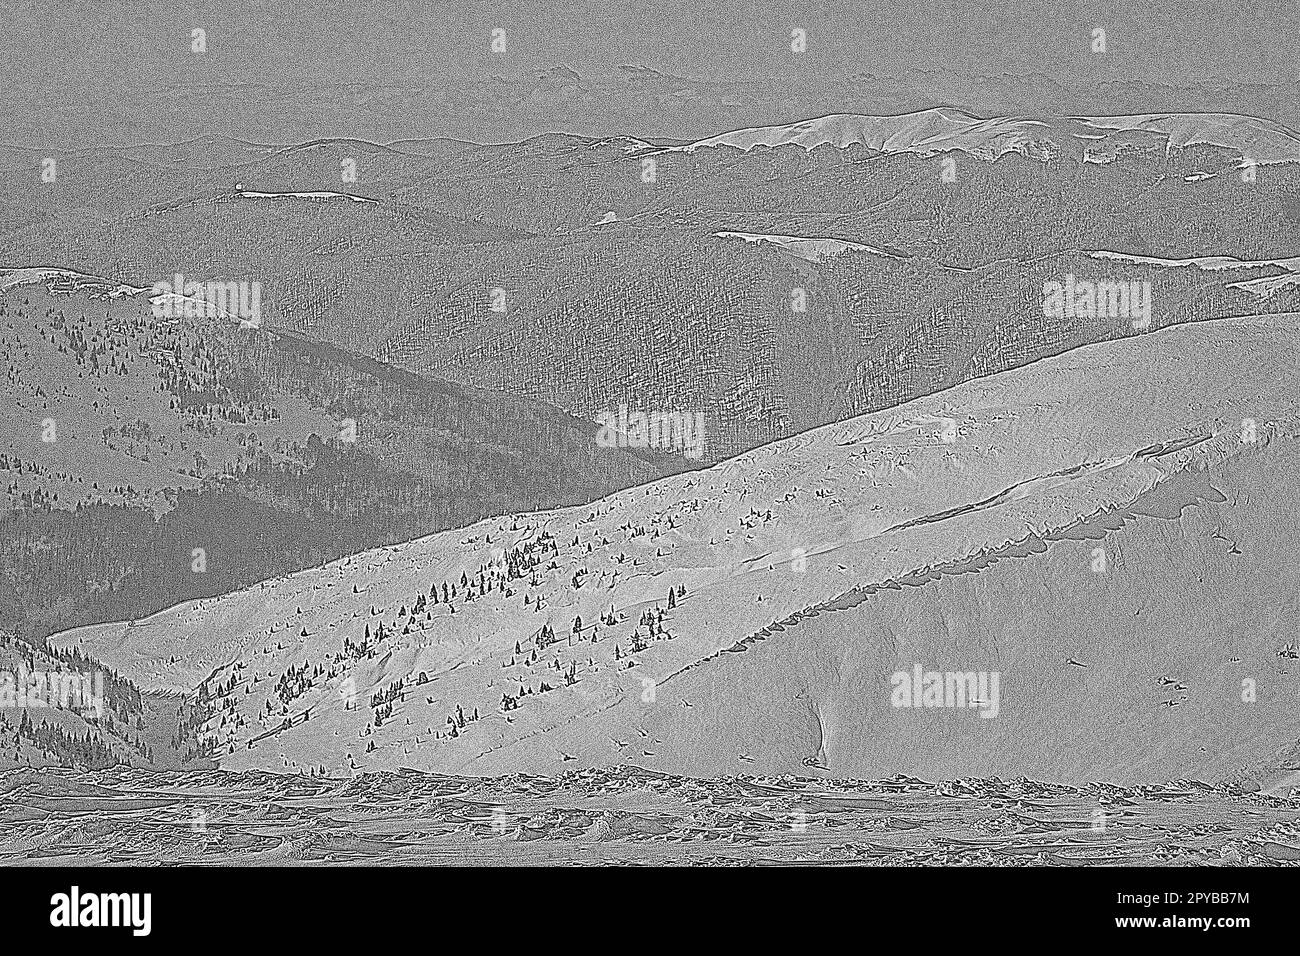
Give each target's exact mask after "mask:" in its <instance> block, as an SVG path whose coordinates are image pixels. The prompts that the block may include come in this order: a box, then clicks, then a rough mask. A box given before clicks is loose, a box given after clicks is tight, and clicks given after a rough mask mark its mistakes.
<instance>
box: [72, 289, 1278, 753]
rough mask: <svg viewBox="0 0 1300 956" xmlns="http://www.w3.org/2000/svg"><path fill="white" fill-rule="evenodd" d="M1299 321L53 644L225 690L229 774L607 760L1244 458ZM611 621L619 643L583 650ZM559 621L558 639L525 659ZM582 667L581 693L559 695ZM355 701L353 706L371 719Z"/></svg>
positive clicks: (962, 393) (994, 391)
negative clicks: (700, 685)
mask: <svg viewBox="0 0 1300 956" xmlns="http://www.w3.org/2000/svg"><path fill="white" fill-rule="evenodd" d="M1298 318H1300V316H1297V315H1294V314H1286V315H1277V316H1266V317H1264V316H1261V317H1250V318H1241V319H1231V320H1220V321H1210V322H1201V323H1193V324H1187V325H1179V326H1174V327H1170V328H1167V329H1163V330H1161V331H1158V332H1153V333H1150V334H1148V335H1144V336H1140V337H1136V338H1130V339H1127V340H1123V341H1112V342H1105V343H1101V344H1097V345H1094V346H1090V347H1087V348H1083V349H1079V350H1076V351H1073V352H1069V353H1066V354H1064V355H1060V356H1056V357H1053V358H1049V359H1044V360H1042V361H1040V362H1038V363H1035V364H1033V365H1030V366H1026V367H1023V368H1020V369H1016V370H1013V371H1010V372H1006V373H1002V374H999V375H994V376H991V377H988V378H984V379H979V380H976V381H972V382H968V383H966V384H963V385H961V386H958V387H956V388H953V389H950V390H948V391H946V392H943V393H940V394H936V395H932V396H928V397H926V398H922V399H918V400H916V401H913V402H909V403H907V404H906V405H903V406H900V407H899V408H896V409H892V410H889V411H884V412H878V413H874V414H870V415H865V416H861V417H859V418H855V419H851V420H849V421H845V422H840V423H837V424H833V425H828V426H825V427H823V428H818V429H815V430H813V431H810V432H807V433H804V434H802V435H799V436H796V437H794V438H790V439H787V440H784V441H781V442H777V443H775V444H772V445H769V446H765V447H763V448H760V449H757V450H755V451H753V452H750V453H747V454H745V455H742V456H740V457H738V458H735V459H732V460H729V461H726V462H723V463H721V464H719V465H716V466H714V467H712V468H710V469H707V470H705V471H701V472H696V473H692V474H688V475H681V476H674V477H670V478H666V479H663V480H661V481H658V482H655V483H653V484H651V485H647V486H644V487H640V488H634V489H630V490H627V491H624V492H621V493H619V494H616V495H613V496H611V497H610V498H607V499H605V500H602V501H600V502H598V503H596V504H594V505H591V506H587V507H579V508H570V509H565V510H560V511H554V512H547V513H541V514H532V515H525V516H519V517H518V518H517V519H511V518H505V519H493V520H487V521H483V522H480V523H478V524H476V525H474V526H472V527H470V528H467V529H463V530H460V531H454V532H445V533H441V534H437V535H432V536H430V537H426V538H422V539H419V540H416V541H412V542H409V543H406V544H403V545H400V546H396V547H391V548H385V549H382V550H378V551H374V552H367V553H364V554H359V555H356V556H353V557H351V558H348V559H346V560H343V561H339V562H335V563H333V564H330V565H328V566H326V567H323V568H320V569H314V570H310V571H304V572H301V573H299V574H295V575H293V576H291V577H289V578H286V579H280V580H276V581H269V582H266V583H264V584H261V585H259V586H256V587H253V588H250V589H247V590H245V591H241V592H238V593H235V594H228V595H225V596H223V597H220V598H215V599H209V600H204V601H198V602H194V603H190V604H185V605H181V606H178V607H175V608H172V609H169V610H167V611H164V612H162V613H159V614H157V615H154V616H153V617H151V618H149V619H147V620H143V621H138V622H134V623H119V624H109V625H102V626H96V627H87V628H81V629H78V630H74V631H70V632H67V633H64V634H62V635H59V636H58V637H57V638H55V639H53V643H54V644H55V645H56V646H60V647H68V646H78V647H81V648H82V649H83V650H85V651H87V652H89V653H91V654H93V655H94V656H96V657H98V658H100V659H103V660H105V661H106V662H107V663H109V664H111V665H112V666H114V667H115V668H117V669H119V670H121V671H123V672H124V673H125V674H126V675H127V676H129V677H130V678H131V679H133V680H135V681H137V682H138V683H139V684H140V685H141V686H143V687H144V688H146V689H155V688H169V689H188V688H192V687H194V686H195V685H196V684H197V683H198V682H199V681H201V680H203V679H204V678H205V677H208V675H210V674H213V673H215V674H216V677H217V681H218V682H220V681H225V680H228V679H229V678H230V677H232V676H233V677H235V678H236V682H237V686H236V690H235V692H234V694H233V700H234V701H235V704H234V706H235V708H236V711H235V713H236V714H237V715H238V716H237V717H235V716H232V717H229V718H228V719H225V720H224V721H222V722H221V723H218V722H217V721H214V722H213V724H212V725H211V726H210V728H209V730H210V731H211V732H212V733H213V734H214V735H215V737H216V738H217V739H219V740H220V741H221V745H222V751H221V752H220V753H218V754H217V756H218V758H219V759H220V760H221V761H222V762H223V764H224V765H226V766H230V767H234V768H241V767H242V768H247V767H265V768H268V769H289V770H293V769H302V768H304V767H307V766H311V767H321V766H324V767H325V768H326V769H329V770H333V771H340V770H347V769H349V768H354V769H355V768H382V767H389V768H391V767H399V766H412V767H422V768H427V769H437V770H445V771H466V772H484V773H490V772H508V771H512V770H533V771H546V770H551V771H553V770H557V769H562V768H568V767H572V766H581V765H584V764H594V765H602V764H606V763H609V762H610V760H611V759H612V758H611V750H610V748H611V741H614V742H615V744H617V742H619V741H622V742H626V736H627V734H628V733H629V732H630V730H629V728H630V727H631V722H632V721H633V719H634V715H635V713H636V711H637V708H639V707H642V706H644V703H643V702H644V701H645V699H646V696H645V695H646V694H649V695H650V699H651V700H653V696H654V695H653V688H654V687H655V686H658V685H661V684H662V683H663V682H665V681H670V680H672V679H673V675H675V674H679V673H681V672H683V671H684V670H685V669H688V668H694V667H698V666H708V665H707V664H702V663H701V662H704V661H707V660H708V659H709V658H711V657H713V656H714V655H717V654H719V653H721V652H723V651H725V650H726V649H728V648H730V647H732V646H734V645H736V644H737V642H738V641H741V640H743V639H744V638H746V637H748V636H749V635H751V634H754V633H755V632H757V631H759V630H760V629H763V628H765V627H768V626H769V625H772V624H773V623H774V622H779V621H782V620H785V619H787V618H789V617H790V615H792V614H795V613H797V612H799V611H801V610H802V609H804V608H809V607H814V606H817V605H821V604H824V603H827V602H832V601H834V600H836V599H837V598H838V597H839V596H841V595H844V594H845V593H846V592H849V591H850V590H852V589H853V588H855V587H861V586H864V585H868V584H872V583H880V582H888V581H894V580H897V579H898V578H899V577H900V576H902V575H904V574H906V573H908V572H911V571H915V570H917V569H925V568H933V567H936V566H938V565H941V564H943V563H945V562H949V561H953V560H955V559H959V558H961V557H963V556H967V555H972V554H977V553H979V552H981V551H986V550H988V549H992V548H998V547H1000V546H1003V545H1005V544H1007V543H1009V542H1014V541H1020V540H1023V539H1024V538H1025V537H1026V536H1027V535H1028V534H1030V533H1031V532H1034V533H1038V534H1044V533H1046V532H1048V531H1050V530H1053V529H1058V528H1061V527H1064V526H1067V525H1069V524H1071V523H1073V522H1074V521H1075V520H1077V519H1078V517H1079V516H1081V515H1088V514H1092V513H1094V512H1096V511H1097V510H1100V509H1104V508H1106V507H1108V506H1111V505H1114V504H1116V503H1127V502H1130V501H1132V500H1133V499H1135V498H1136V497H1137V496H1138V495H1140V494H1142V493H1143V492H1145V491H1148V490H1149V489H1151V488H1153V487H1154V486H1155V485H1157V484H1158V483H1159V482H1161V481H1162V480H1164V479H1165V478H1166V477H1168V476H1169V475H1170V474H1172V473H1174V472H1176V471H1178V470H1180V469H1182V468H1184V467H1187V466H1188V465H1189V463H1191V462H1193V461H1198V462H1202V463H1204V462H1208V461H1216V460H1221V459H1223V458H1225V457H1227V456H1230V455H1234V454H1236V453H1238V452H1239V451H1240V450H1241V447H1242V446H1241V439H1240V434H1241V429H1242V424H1241V423H1242V421H1243V419H1246V418H1250V419H1253V420H1254V421H1256V422H1257V423H1258V428H1259V429H1260V431H1261V432H1262V433H1266V432H1267V430H1268V429H1269V428H1270V427H1272V424H1271V423H1276V422H1278V421H1282V420H1294V419H1295V418H1296V416H1297V415H1300V369H1298V368H1297V363H1295V362H1294V361H1293V360H1292V359H1291V358H1290V357H1291V356H1294V354H1295V353H1296V349H1297V347H1298V346H1300V333H1298V332H1297V330H1296V322H1297V319H1298ZM1283 357H1285V360H1283ZM1169 443H1173V444H1172V445H1171V444H1169ZM1170 449H1172V450H1170ZM543 534H546V535H550V536H553V538H554V540H555V542H556V543H557V546H558V549H557V553H555V554H554V555H553V556H552V555H549V554H548V555H547V557H546V560H545V562H544V564H543V566H541V567H539V568H538V569H537V577H536V583H535V584H534V583H532V582H531V581H529V580H528V579H523V580H520V579H516V580H515V581H514V582H512V588H513V589H514V591H515V593H514V594H513V595H512V596H509V597H507V596H505V595H503V594H500V593H499V592H497V591H493V592H492V593H491V594H489V595H487V596H482V597H478V598H476V599H475V600H473V601H470V602H468V603H467V602H465V601H464V600H463V594H464V588H463V587H462V588H461V589H460V591H461V595H462V599H458V600H457V601H456V602H453V603H454V606H455V608H456V611H455V613H454V614H452V613H451V612H450V610H449V609H448V607H447V606H446V605H445V604H439V605H437V606H435V607H433V608H432V609H431V610H430V612H429V613H428V616H427V617H426V615H425V613H423V612H422V613H421V614H420V615H418V616H415V615H412V613H411V609H412V607H413V602H414V600H415V598H416V596H417V595H419V594H427V593H428V590H429V588H430V586H431V585H435V584H440V583H441V582H443V581H456V582H459V581H460V576H461V574H462V573H466V574H467V575H470V576H473V575H475V574H476V573H477V571H478V569H479V568H481V567H483V566H485V565H486V566H489V567H491V566H493V565H494V562H495V561H497V560H498V559H499V556H500V554H501V549H503V548H510V547H513V546H516V545H518V544H520V543H521V542H524V541H536V540H538V539H539V538H540V537H541V536H542V535H543ZM575 542H576V543H575ZM579 572H583V573H579ZM575 575H577V578H576V581H575ZM575 583H576V586H575ZM676 585H684V586H685V588H686V590H687V593H686V596H685V598H684V599H683V600H681V601H680V602H679V603H678V606H677V607H676V608H675V609H674V610H672V611H671V612H669V613H668V615H667V617H666V621H665V629H666V631H667V632H668V633H669V634H671V639H667V638H664V639H661V640H658V641H654V642H652V643H651V644H650V646H649V648H648V649H647V650H645V651H643V652H641V653H637V654H634V655H630V656H629V654H628V648H629V644H630V640H631V635H632V632H633V630H634V629H637V628H638V620H639V617H640V615H641V614H642V613H643V612H645V611H646V610H647V609H651V608H654V607H656V606H659V607H665V606H666V600H665V598H666V594H667V591H668V589H669V587H671V586H676ZM525 596H527V598H528V603H525V600H524V599H525ZM539 600H540V601H541V602H542V604H541V606H540V608H539V605H538V603H537V602H538V601H539ZM611 607H613V608H615V609H616V613H617V616H618V618H619V620H618V622H617V623H616V624H613V625H608V626H601V627H599V628H596V629H594V630H593V628H592V624H593V623H594V622H595V621H596V620H597V619H598V617H599V616H600V615H602V614H607V613H608V612H609V611H610V609H611ZM403 611H405V613H404V614H403V613H402V612H403ZM575 616H581V618H582V621H583V625H584V630H583V632H582V633H581V635H580V636H579V637H578V638H577V640H573V639H572V638H570V637H569V635H570V633H571V624H572V622H573V619H574V617H575ZM380 622H382V623H383V624H384V627H385V630H386V631H387V632H388V633H389V634H390V635H392V636H391V637H390V638H389V639H388V640H387V641H386V642H385V644H384V646H383V647H382V649H381V652H380V653H379V654H377V655H376V656H375V657H374V658H371V659H363V660H360V661H355V662H352V661H350V662H347V663H346V664H344V665H341V666H342V670H340V671H339V672H338V673H337V674H336V675H335V677H333V678H328V679H326V678H322V679H320V680H319V681H316V682H313V684H312V686H311V687H310V688H309V689H308V690H307V691H306V693H305V694H303V695H301V696H299V697H296V698H295V699H294V700H293V701H292V702H291V703H290V704H289V705H288V706H287V707H285V706H283V705H282V704H281V702H280V701H279V700H278V699H277V698H276V696H275V694H274V688H275V686H276V684H277V682H278V680H279V678H280V676H281V675H282V674H283V673H284V672H285V671H286V670H287V669H288V668H290V667H292V666H296V665H303V664H305V665H307V667H308V670H309V671H310V670H312V669H314V668H315V667H316V666H317V665H322V666H327V667H328V666H334V665H332V664H330V662H331V661H332V660H334V658H332V655H335V654H337V652H338V651H339V650H340V649H341V647H342V644H343V641H344V639H345V638H348V639H350V640H351V641H353V642H356V641H359V640H360V638H361V634H362V630H363V628H364V627H365V626H366V625H369V626H370V627H371V629H372V631H373V630H375V629H376V628H377V626H378V624H379V623H380ZM545 623H549V624H550V625H551V627H553V628H554V630H555V632H556V634H557V635H558V636H559V638H560V640H559V641H558V642H557V643H555V644H552V645H550V646H549V647H545V648H542V649H540V650H538V659H537V662H535V663H534V662H532V660H531V652H532V650H533V649H536V647H537V645H536V641H535V636H536V633H537V631H538V629H539V628H540V627H541V626H542V625H543V624H545ZM640 631H641V633H642V634H644V633H645V628H644V627H642V628H640ZM593 636H595V637H596V638H597V640H596V641H595V642H592V640H591V638H592V637H593ZM516 642H518V644H519V646H520V649H521V653H520V654H516V653H515V645H516ZM615 646H617V647H618V648H619V653H618V655H617V656H616V654H615ZM556 663H558V665H559V669H558V670H557V669H556V667H555V666H554V665H555V664H556ZM570 667H572V668H574V669H575V671H576V675H577V682H576V683H575V684H574V685H573V686H564V682H563V681H562V680H561V679H560V675H561V674H562V673H565V672H568V670H569V668H570ZM421 672H423V673H425V674H426V675H427V676H428V677H429V679H430V680H429V683H427V684H425V685H423V686H419V687H414V688H411V689H410V690H409V691H408V693H407V694H406V695H405V696H404V698H403V699H401V700H400V701H398V703H397V705H396V706H395V713H394V716H393V718H392V719H390V720H388V721H387V722H385V723H384V725H383V726H382V727H376V726H375V725H374V724H373V723H372V721H371V710H370V708H369V706H368V700H369V698H370V695H371V694H373V693H376V692H377V691H382V690H384V689H385V688H388V687H390V686H392V684H393V682H394V681H396V680H398V679H406V680H412V679H414V678H415V677H416V676H417V675H419V674H420V673H421ZM348 680H350V681H351V682H352V683H351V685H346V684H345V682H346V681H348ZM543 680H545V681H547V682H548V683H550V684H551V685H552V686H553V687H555V688H556V689H554V690H552V691H550V692H548V693H544V694H538V693H533V694H530V695H528V696H526V697H524V698H523V702H522V704H521V706H520V707H519V708H518V709H514V710H512V711H510V712H508V713H506V712H502V711H501V710H500V709H499V704H500V701H501V697H502V694H503V693H510V694H512V695H513V694H515V693H516V692H517V690H518V688H520V687H521V686H526V687H529V688H536V687H538V685H539V684H540V682H541V681H543ZM347 686H352V687H354V688H355V690H356V693H357V696H358V698H359V699H360V701H361V703H360V705H359V706H358V707H357V708H356V709H355V710H350V709H347V708H346V706H345V702H344V699H343V698H344V696H346V689H347ZM268 700H270V701H271V703H272V708H271V711H270V712H269V713H268V712H267V709H266V703H267V701H268ZM457 706H460V707H462V708H463V709H464V711H465V712H466V713H470V712H471V710H472V709H473V708H477V709H478V711H479V713H480V715H481V719H480V720H479V721H477V722H474V723H471V724H469V725H468V727H467V728H466V729H464V730H463V731H462V732H459V733H458V734H457V736H456V737H455V738H454V739H452V738H449V737H448V736H447V733H446V730H447V728H446V725H445V721H446V718H447V716H448V714H450V713H453V712H454V711H455V709H456V707H457ZM754 706H756V707H757V706H759V704H758V703H755V704H754ZM307 712H310V719H309V720H306V721H305V722H304V721H303V720H302V716H303V714H305V713H307ZM286 716H287V717H288V719H289V721H290V727H289V729H287V730H280V729H279V728H280V727H281V726H282V725H283V722H284V720H285V718H286ZM236 724H240V725H239V726H236ZM254 738H256V739H255V742H254V743H253V745H252V746H251V747H250V746H249V741H250V740H252V739H254ZM372 744H373V745H374V746H373V750H372V749H370V745H372ZM232 747H233V751H231V749H230V748H232ZM570 758H572V760H573V761H574V762H570Z"/></svg>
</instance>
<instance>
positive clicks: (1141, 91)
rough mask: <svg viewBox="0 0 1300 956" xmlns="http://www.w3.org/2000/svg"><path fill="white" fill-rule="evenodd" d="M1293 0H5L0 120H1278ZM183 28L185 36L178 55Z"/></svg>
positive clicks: (271, 133)
mask: <svg viewBox="0 0 1300 956" xmlns="http://www.w3.org/2000/svg"><path fill="white" fill-rule="evenodd" d="M1297 10H1300V2H1297V0H1264V2H1258V3H1251V2H1246V3H1210V2H1204V0H1182V2H1174V3H1167V4H1163V5H1161V4H1158V3H1155V2H1153V0H1140V2H1124V3H1099V4H1067V3H1063V2H1050V0H1012V2H1003V3H990V2H974V3H972V2H960V3H958V2H942V3H940V2H934V0H928V2H927V0H891V2H881V0H872V2H865V3H848V2H820V3H794V4H780V3H754V2H747V0H698V2H695V0H693V2H683V0H662V2H655V0H645V2H631V0H606V2H599V3H597V2H590V3H576V4H575V3H563V2H550V3H544V2H536V0H509V2H503V3H500V4H487V3H412V2H399V0H388V2H373V3H372V2H367V3H359V2H350V3H345V4H344V3H329V4H317V5H312V4H297V3H269V2H263V0H214V2H210V3H203V4H186V3H162V2H158V3H154V2H143V3H131V2H126V3H109V2H103V0H96V2H86V0H72V2H64V3H59V4H57V5H55V4H50V3H40V4H35V3H7V4H4V5H3V7H0V11H2V12H0V70H3V76H4V78H5V82H4V84H3V85H2V86H0V115H3V121H2V122H0V129H3V133H0V136H3V138H4V139H5V141H7V142H10V143H14V142H17V143H24V144H28V145H68V146H76V145H88V144H91V143H99V142H111V143H123V142H140V141H176V140H181V139H187V138H192V137H193V136H196V135H201V134H203V133H205V132H215V133H224V134H227V135H232V136H236V137H239V138H242V139H249V140H255V141H273V142H288V141H301V140H303V139H309V138H314V137H319V136H330V135H353V136H361V137H364V138H368V139H380V140H385V139H393V138H399V137H410V136H457V137H460V138H465V139H474V140H479V141H485V140H506V139H519V138H523V137H525V136H528V135H532V134H535V133H538V132H543V131H551V130H567V131H570V132H579V133H587V134H601V135H604V134H613V133H630V134H635V135H644V136H669V137H682V138H685V137H697V136H702V135H707V134H709V133H713V132H718V131H720V130H721V129H723V128H726V127H728V126H734V125H754V124H757V123H761V122H781V121H788V120H792V119H797V118H802V117H805V116H808V115H816V114H818V113H826V112H836V111H849V110H855V111H859V112H869V111H874V112H899V111H903V110H905V109H911V108H917V107H919V106H928V105H937V104H939V103H951V104H954V105H961V106H965V107H967V108H971V109H973V110H975V111H977V112H990V111H1006V110H1007V109H1008V108H1011V109H1014V108H1017V107H1019V106H1020V104H1022V103H1023V106H1022V107H1021V108H1023V109H1024V110H1026V111H1031V110H1034V109H1041V108H1051V109H1058V108H1061V109H1069V110H1071V111H1074V112H1087V111H1093V112H1112V111H1125V112H1135V111H1147V110H1150V111H1161V110H1172V109H1186V108H1189V107H1188V106H1187V103H1189V102H1190V103H1196V102H1200V101H1201V100H1203V99H1206V98H1207V97H1208V96H1209V93H1208V92H1207V91H1214V90H1217V91H1218V92H1217V93H1216V94H1215V95H1217V96H1218V97H1219V99H1220V100H1223V101H1224V102H1227V103H1228V105H1229V106H1230V107H1231V108H1235V109H1240V110H1241V111H1243V112H1252V111H1253V112H1259V113H1261V114H1263V115H1267V116H1270V118H1274V119H1280V120H1282V121H1283V122H1288V121H1290V120H1291V117H1292V115H1293V114H1294V113H1295V110H1296V105H1295V104H1296V100H1297V86H1296V64H1297V61H1298V60H1300V15H1298V14H1297ZM196 27H199V28H203V29H204V30H206V33H207V52H206V53H203V54H195V53H192V52H191V50H190V39H191V35H190V31H191V30H192V29H194V28H196ZM794 27H800V28H802V29H805V30H807V32H808V50H807V52H805V53H793V52H792V51H791V49H790V30H791V29H792V28H794ZM1094 27H1102V28H1104V29H1105V30H1106V34H1107V51H1106V53H1105V54H1104V55H1098V54H1094V53H1093V52H1092V51H1091V49H1090V44H1091V41H1092V37H1091V31H1092V30H1093V28H1094ZM493 28H501V29H504V30H505V31H506V44H507V49H506V52H504V53H494V52H492V50H491V49H490V43H491V34H492V30H493ZM1185 101H1186V102H1185ZM1130 103H1144V104H1147V105H1145V106H1144V107H1143V108H1142V109H1140V110H1137V109H1130V108H1127V107H1128V105H1129V104H1130ZM1252 105H1255V106H1257V107H1258V109H1252ZM1207 108H1213V109H1220V108H1225V107H1223V106H1221V105H1213V104H1212V105H1210V106H1208V107H1207ZM1279 114H1282V115H1279Z"/></svg>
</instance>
